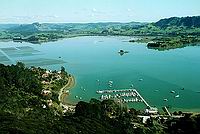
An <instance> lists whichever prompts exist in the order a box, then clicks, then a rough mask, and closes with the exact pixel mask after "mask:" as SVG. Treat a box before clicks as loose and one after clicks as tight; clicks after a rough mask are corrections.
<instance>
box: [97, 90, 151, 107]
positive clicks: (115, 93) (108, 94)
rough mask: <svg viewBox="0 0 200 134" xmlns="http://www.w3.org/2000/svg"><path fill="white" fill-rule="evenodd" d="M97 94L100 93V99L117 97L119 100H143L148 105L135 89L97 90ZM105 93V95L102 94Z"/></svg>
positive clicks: (125, 101) (124, 101) (126, 101)
mask: <svg viewBox="0 0 200 134" xmlns="http://www.w3.org/2000/svg"><path fill="white" fill-rule="evenodd" d="M96 93H98V94H102V95H101V97H100V99H102V100H106V99H118V100H120V102H123V103H128V102H143V103H144V104H145V105H146V106H147V107H150V105H149V104H148V103H147V101H146V100H145V99H144V98H143V97H142V96H141V95H140V93H139V92H138V91H137V90H136V89H113V90H109V89H106V90H98V91H96ZM104 94H105V95H104Z"/></svg>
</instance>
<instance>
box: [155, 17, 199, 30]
mask: <svg viewBox="0 0 200 134" xmlns="http://www.w3.org/2000/svg"><path fill="white" fill-rule="evenodd" d="M155 26H157V27H160V28H167V27H171V26H176V27H187V28H192V27H196V28H200V16H193V17H181V18H179V17H171V18H167V19H161V20H159V21H158V22H156V23H155Z"/></svg>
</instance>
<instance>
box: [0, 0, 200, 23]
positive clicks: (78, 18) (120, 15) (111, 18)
mask: <svg viewBox="0 0 200 134" xmlns="http://www.w3.org/2000/svg"><path fill="white" fill-rule="evenodd" d="M199 15H200V0H0V23H33V22H41V23H44V22H52V23H55V22H57V23H63V22H64V23H73V22H79V23H87V22H132V21H137V22H155V21H158V20H159V19H162V18H169V17H174V16H177V17H185V16H199Z"/></svg>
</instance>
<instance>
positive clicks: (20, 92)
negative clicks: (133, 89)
mask: <svg viewBox="0 0 200 134" xmlns="http://www.w3.org/2000/svg"><path fill="white" fill-rule="evenodd" d="M62 70H63V71H64V69H63V68H62ZM42 88H43V85H42V83H41V79H40V78H39V77H38V72H37V71H35V68H34V69H31V68H26V67H24V65H23V64H22V63H18V64H17V65H11V66H5V65H3V64H0V97H1V99H0V133H5V134H9V133H10V134H11V133H20V134H21V133H24V134H26V133H27V134H40V133H41V134H44V133H48V134H51V133H52V134H56V133H67V134H78V133H83V134H102V133H106V134H122V133H123V134H134V133H137V134H162V133H163V134H164V133H172V134H178V133H188V134H197V133H200V128H199V125H200V116H199V115H197V116H190V115H189V114H187V115H186V116H185V117H183V118H180V119H173V118H172V119H170V118H169V119H168V120H163V119H159V118H158V119H153V118H151V119H148V120H147V123H146V124H143V123H142V122H141V119H140V118H138V117H137V115H138V114H142V113H141V112H140V111H137V110H135V109H133V108H132V109H128V108H127V107H126V106H124V105H122V104H119V103H116V102H114V101H113V100H104V101H102V102H101V101H99V100H96V99H91V101H90V102H88V103H87V102H83V101H80V102H79V103H78V104H77V105H76V108H75V112H74V113H69V112H67V113H65V114H64V115H63V114H62V113H61V112H59V110H58V109H56V108H55V107H50V106H48V105H47V103H46V98H45V97H44V96H43V95H42V94H41V90H42ZM44 105H46V106H47V107H44Z"/></svg>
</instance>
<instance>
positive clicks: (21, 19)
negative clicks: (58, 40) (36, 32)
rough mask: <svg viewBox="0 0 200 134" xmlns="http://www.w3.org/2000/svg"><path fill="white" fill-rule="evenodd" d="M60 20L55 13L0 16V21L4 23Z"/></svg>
mask: <svg viewBox="0 0 200 134" xmlns="http://www.w3.org/2000/svg"><path fill="white" fill-rule="evenodd" d="M60 20H61V18H60V17H59V16H57V15H33V16H11V17H5V16H0V22H5V23H32V22H56V21H60Z"/></svg>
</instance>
